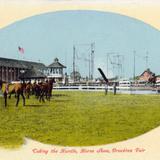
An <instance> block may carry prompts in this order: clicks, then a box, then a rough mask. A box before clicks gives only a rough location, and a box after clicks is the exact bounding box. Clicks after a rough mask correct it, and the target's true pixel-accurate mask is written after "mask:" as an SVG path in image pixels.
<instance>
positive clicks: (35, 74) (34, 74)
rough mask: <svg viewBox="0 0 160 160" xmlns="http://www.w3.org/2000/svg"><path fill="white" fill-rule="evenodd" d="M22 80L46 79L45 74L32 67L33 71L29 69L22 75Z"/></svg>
mask: <svg viewBox="0 0 160 160" xmlns="http://www.w3.org/2000/svg"><path fill="white" fill-rule="evenodd" d="M19 78H20V79H39V78H46V76H45V75H44V73H42V72H40V71H39V70H37V69H35V68H34V67H32V68H31V69H27V70H26V71H25V72H24V73H21V75H20V77H19Z"/></svg>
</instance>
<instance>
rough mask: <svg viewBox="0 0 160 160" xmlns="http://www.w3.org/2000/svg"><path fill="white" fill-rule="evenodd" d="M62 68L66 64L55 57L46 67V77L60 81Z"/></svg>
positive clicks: (62, 74) (62, 75)
mask: <svg viewBox="0 0 160 160" xmlns="http://www.w3.org/2000/svg"><path fill="white" fill-rule="evenodd" d="M64 68H66V66H64V65H63V64H61V63H60V62H59V60H58V58H55V59H54V62H53V63H52V64H50V65H49V66H48V67H47V77H48V78H54V79H55V80H56V81H60V82H62V80H63V78H64V73H63V69H64Z"/></svg>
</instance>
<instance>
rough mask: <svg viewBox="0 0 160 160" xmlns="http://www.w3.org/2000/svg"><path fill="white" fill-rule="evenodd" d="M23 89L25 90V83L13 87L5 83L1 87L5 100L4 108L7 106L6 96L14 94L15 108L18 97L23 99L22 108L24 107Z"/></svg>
mask: <svg viewBox="0 0 160 160" xmlns="http://www.w3.org/2000/svg"><path fill="white" fill-rule="evenodd" d="M24 89H25V83H16V84H13V85H9V84H8V83H5V84H4V86H3V96H4V99H5V106H7V98H8V95H10V94H12V93H15V94H16V98H17V101H16V106H18V104H19V98H20V95H21V96H22V98H23V106H25V96H24Z"/></svg>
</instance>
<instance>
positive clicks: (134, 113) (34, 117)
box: [0, 91, 160, 147]
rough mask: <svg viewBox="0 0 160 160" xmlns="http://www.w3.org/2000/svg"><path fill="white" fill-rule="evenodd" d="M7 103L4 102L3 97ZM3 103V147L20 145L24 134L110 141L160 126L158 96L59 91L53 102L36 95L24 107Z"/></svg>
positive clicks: (51, 139)
mask: <svg viewBox="0 0 160 160" xmlns="http://www.w3.org/2000/svg"><path fill="white" fill-rule="evenodd" d="M0 103H1V104H2V105H3V100H2V98H0ZM2 105H1V106H0V146H2V147H19V146H20V145H21V144H23V143H24V137H29V138H32V139H34V140H37V141H40V142H43V143H48V144H56V145H64V146H90V145H100V144H108V143H113V142H118V141H122V140H126V139H129V138H132V137H136V136H138V135H141V134H143V133H145V132H147V131H149V130H151V129H153V128H155V127H157V126H158V125H160V95H116V96H114V95H113V94H111V93H110V94H109V95H107V96H105V95H104V92H76V91H74V92H67V91H66V92H62V91H59V92H58V91H55V92H54V97H53V99H52V100H51V101H50V102H46V103H39V102H38V101H37V100H36V99H35V98H34V97H31V99H30V100H26V107H23V106H22V100H21V101H20V105H19V107H15V99H14V97H13V98H12V99H11V100H9V105H8V107H7V108H5V107H4V106H2Z"/></svg>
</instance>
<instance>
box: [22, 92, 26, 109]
mask: <svg viewBox="0 0 160 160" xmlns="http://www.w3.org/2000/svg"><path fill="white" fill-rule="evenodd" d="M21 96H22V98H23V106H25V105H26V103H25V97H24V95H23V92H22V93H21Z"/></svg>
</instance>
